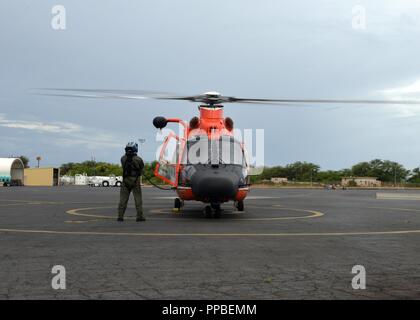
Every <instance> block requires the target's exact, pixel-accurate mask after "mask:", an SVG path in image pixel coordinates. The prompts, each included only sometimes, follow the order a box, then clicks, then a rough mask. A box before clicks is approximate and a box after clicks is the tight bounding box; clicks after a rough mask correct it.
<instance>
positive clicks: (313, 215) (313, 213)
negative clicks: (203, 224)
mask: <svg viewBox="0 0 420 320" xmlns="http://www.w3.org/2000/svg"><path fill="white" fill-rule="evenodd" d="M273 207H276V208H277V209H280V210H289V211H296V212H304V213H309V215H305V216H292V217H272V218H237V219H230V220H229V221H274V220H294V219H309V218H318V217H322V216H323V215H324V213H322V212H319V211H313V210H304V209H294V208H285V207H281V206H280V205H274V206H273ZM109 208H114V207H92V208H79V209H72V210H68V211H66V213H68V214H70V215H75V216H82V217H89V218H101V219H115V217H110V216H104V215H97V214H88V213H81V211H88V210H95V209H109ZM150 212H151V213H170V212H171V211H170V210H169V209H152V210H150ZM127 219H135V218H131V217H128V218H127ZM148 219H149V220H174V221H175V219H174V218H148ZM185 220H196V219H194V218H184V219H181V220H179V221H185Z"/></svg>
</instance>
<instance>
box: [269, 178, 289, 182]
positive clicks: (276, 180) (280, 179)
mask: <svg viewBox="0 0 420 320" xmlns="http://www.w3.org/2000/svg"><path fill="white" fill-rule="evenodd" d="M271 182H273V183H287V178H282V177H273V178H271Z"/></svg>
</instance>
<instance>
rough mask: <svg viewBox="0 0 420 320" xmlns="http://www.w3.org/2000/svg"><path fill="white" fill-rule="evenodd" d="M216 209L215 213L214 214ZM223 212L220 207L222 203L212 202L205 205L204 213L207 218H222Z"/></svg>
mask: <svg viewBox="0 0 420 320" xmlns="http://www.w3.org/2000/svg"><path fill="white" fill-rule="evenodd" d="M213 210H214V214H213ZM221 214H222V209H221V208H220V203H211V204H210V205H207V206H205V207H204V215H205V217H206V218H212V217H214V218H216V219H218V218H220V216H221Z"/></svg>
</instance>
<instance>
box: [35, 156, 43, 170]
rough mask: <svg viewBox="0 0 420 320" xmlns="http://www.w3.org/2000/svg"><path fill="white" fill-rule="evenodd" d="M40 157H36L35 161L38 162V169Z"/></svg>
mask: <svg viewBox="0 0 420 320" xmlns="http://www.w3.org/2000/svg"><path fill="white" fill-rule="evenodd" d="M41 159H42V158H41V157H40V156H38V157H36V161H38V168H39V162H40V161H41Z"/></svg>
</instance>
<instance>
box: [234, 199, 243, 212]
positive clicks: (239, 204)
mask: <svg viewBox="0 0 420 320" xmlns="http://www.w3.org/2000/svg"><path fill="white" fill-rule="evenodd" d="M236 209H238V211H244V201H243V200H241V201H238V202H236Z"/></svg>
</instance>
